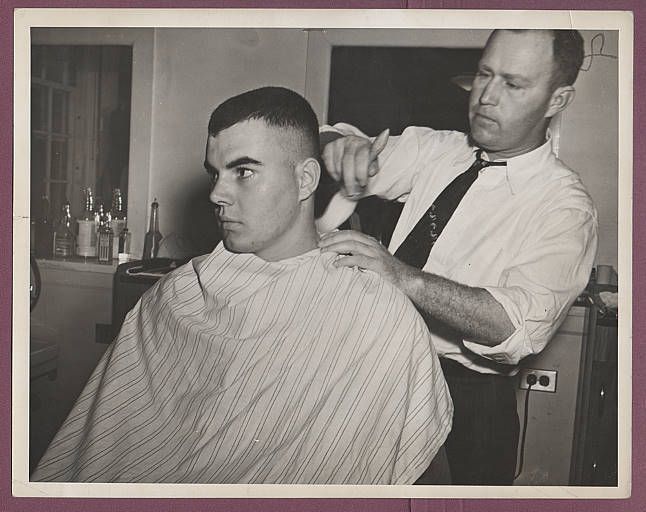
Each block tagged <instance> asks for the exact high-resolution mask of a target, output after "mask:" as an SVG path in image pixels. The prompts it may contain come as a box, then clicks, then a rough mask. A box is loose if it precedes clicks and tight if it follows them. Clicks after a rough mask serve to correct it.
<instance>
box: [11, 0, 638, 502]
mask: <svg viewBox="0 0 646 512" xmlns="http://www.w3.org/2000/svg"><path fill="white" fill-rule="evenodd" d="M20 7H69V8H73V7H112V8H127V7H140V8H175V7H181V8H198V7H201V8H217V7H238V8H245V7H264V8H286V7H292V8H299V7H300V8H356V9H363V8H383V9H404V8H408V9H422V8H427V9H443V8H445V9H554V10H561V9H579V10H630V11H633V13H634V27H635V41H634V45H635V55H636V56H637V57H638V58H636V59H634V83H635V84H638V87H636V88H635V91H634V135H635V145H634V146H635V147H634V150H633V154H634V168H633V169H634V171H633V173H634V178H633V187H634V188H633V196H634V210H633V223H634V229H633V288H634V292H633V373H632V382H633V421H632V423H633V458H632V471H633V475H632V497H631V498H630V499H627V500H580V499H579V500H553V499H552V500H534V499H529V500H528V499H524V500H513V499H489V500H482V499H181V500H180V499H145V498H140V499H121V498H119V499H66V498H54V499H51V498H50V499H40V498H14V497H13V496H12V495H11V414H10V411H11V353H10V351H11V290H12V267H11V261H12V256H11V254H12V233H11V228H10V227H9V226H10V225H11V224H10V222H9V219H10V218H11V217H12V215H13V212H12V193H13V191H12V152H13V10H14V8H20ZM645 23H646V4H644V3H642V2H640V0H606V1H602V0H426V1H423V0H411V1H395V0H372V1H368V0H363V1H350V0H337V1H334V0H330V1H323V0H310V1H308V0H301V1H289V0H273V1H272V0H264V1H263V0H257V1H250V0H247V1H237V2H236V1H211V2H208V1H204V0H184V1H169V0H165V1H164V0H157V1H154V0H98V1H96V0H95V1H91V0H76V1H74V0H68V1H64V0H58V1H53V0H52V1H47V0H41V1H29V0H24V1H18V0H0V45H1V47H2V50H3V51H2V54H1V57H0V80H1V83H2V89H1V90H2V92H3V94H2V95H1V97H0V109H1V110H0V116H1V120H2V123H1V124H0V126H1V128H0V129H1V131H0V165H1V167H0V168H1V169H2V171H1V172H2V177H3V178H4V180H3V181H2V183H1V184H0V215H1V216H2V217H4V218H5V219H6V222H5V223H4V224H3V225H4V226H5V227H4V228H2V229H1V230H0V279H1V283H2V285H1V286H0V339H1V340H2V353H1V354H0V381H1V383H2V385H1V387H0V405H1V406H2V410H1V411H2V412H1V413H0V443H1V447H2V454H3V455H4V457H2V460H1V462H0V487H1V491H0V512H5V511H25V510H30V511H31V510H47V511H61V512H63V511H65V512H68V511H69V512H73V511H82V512H85V511H105V512H108V511H116V510H126V509H127V510H133V509H136V510H143V511H150V512H164V511H173V510H182V511H186V512H193V511H206V510H209V511H210V510H226V511H231V512H237V511H252V510H256V511H263V512H264V511H268V512H274V511H276V512H278V511H281V512H291V511H322V512H330V511H337V510H343V511H351V512H358V511H369V512H385V511H396V512H400V511H401V512H404V511H406V512H408V511H414V512H422V511H439V512H451V511H456V512H476V511H477V512H505V511H519V512H520V511H522V512H534V511H540V512H581V511H591V512H592V511H594V512H612V511H622V512H623V511H644V510H646V481H645V480H646V479H645V477H646V443H645V440H644V436H643V435H642V434H644V432H645V431H646V429H645V428H644V427H643V424H644V422H646V378H645V377H644V367H645V366H646V361H645V354H644V353H643V352H642V351H641V350H640V343H639V342H640V340H641V338H642V336H643V334H644V333H645V332H646V324H644V322H640V321H639V320H640V316H639V313H638V312H639V311H640V310H642V309H643V306H644V302H645V299H646V296H645V294H644V292H643V291H642V290H641V289H640V284H646V276H645V275H644V272H642V270H641V267H642V265H643V264H645V263H646V253H645V250H646V240H645V239H644V236H640V233H643V232H644V229H643V228H644V224H646V206H645V205H644V203H641V202H640V201H639V198H640V196H641V194H642V193H644V192H646V177H645V176H644V174H643V173H642V172H640V169H642V167H643V165H644V162H645V161H646V145H644V144H640V143H639V139H638V138H637V137H638V136H639V134H640V133H641V129H644V130H646V119H644V114H645V112H644V110H645V109H646V104H645V101H644V99H645V98H644V92H643V90H642V89H641V88H640V87H639V85H641V83H642V82H644V81H646V65H645V64H644V62H643V60H642V59H640V58H639V57H642V56H646V40H645V37H646V34H645V33H644V31H643V30H640V29H641V27H642V26H643V25H644V24H645Z"/></svg>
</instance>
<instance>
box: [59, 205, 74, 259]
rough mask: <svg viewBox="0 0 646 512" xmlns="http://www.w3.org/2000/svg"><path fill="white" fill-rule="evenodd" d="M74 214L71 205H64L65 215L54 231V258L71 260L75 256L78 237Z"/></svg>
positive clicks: (63, 214)
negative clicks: (75, 232)
mask: <svg viewBox="0 0 646 512" xmlns="http://www.w3.org/2000/svg"><path fill="white" fill-rule="evenodd" d="M73 225H74V224H73V220H72V214H71V213H70V203H69V201H66V202H65V204H64V205H63V213H62V215H61V218H60V220H59V222H58V225H57V226H56V229H55V230H54V258H61V259H65V258H71V257H72V256H74V250H75V249H76V236H75V235H74V229H73V228H72V226H73Z"/></svg>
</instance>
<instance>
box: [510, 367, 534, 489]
mask: <svg viewBox="0 0 646 512" xmlns="http://www.w3.org/2000/svg"><path fill="white" fill-rule="evenodd" d="M534 384H536V375H528V376H527V392H526V393H525V411H524V412H523V431H522V433H521V437H520V461H519V463H518V471H517V472H516V474H515V475H514V480H516V478H518V477H519V476H520V474H521V473H522V472H523V464H524V463H525V438H526V434H527V423H528V421H527V420H528V418H529V392H530V391H531V390H532V386H533V385H534Z"/></svg>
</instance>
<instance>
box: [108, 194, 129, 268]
mask: <svg viewBox="0 0 646 512" xmlns="http://www.w3.org/2000/svg"><path fill="white" fill-rule="evenodd" d="M110 214H111V226H112V232H113V235H114V241H113V244H112V248H113V249H112V250H113V251H114V252H113V254H112V257H113V258H114V259H117V258H118V257H119V252H120V251H119V247H120V245H119V237H120V236H121V232H122V231H123V230H124V229H126V225H127V218H126V212H125V211H124V208H123V198H122V197H121V190H120V189H118V188H115V189H114V190H113V191H112V208H111V209H110ZM121 252H122V251H121Z"/></svg>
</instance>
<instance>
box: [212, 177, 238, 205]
mask: <svg viewBox="0 0 646 512" xmlns="http://www.w3.org/2000/svg"><path fill="white" fill-rule="evenodd" d="M209 199H210V200H211V202H212V203H215V204H217V205H218V206H227V205H231V204H232V203H233V197H232V193H231V190H230V187H228V185H227V184H226V183H225V180H223V179H222V178H216V179H215V182H214V183H213V185H212V188H211V193H210V194H209Z"/></svg>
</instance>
